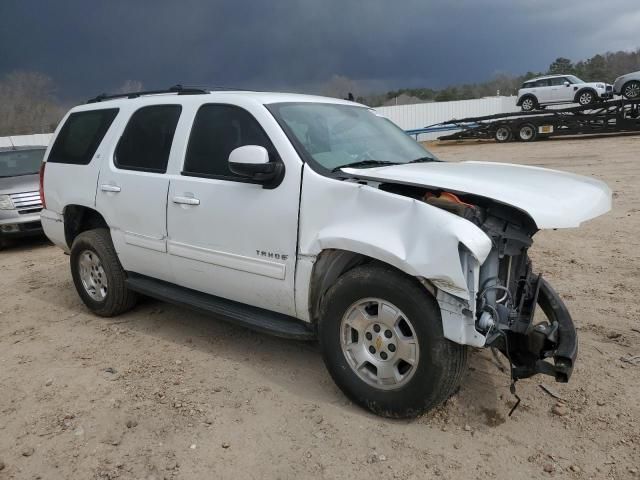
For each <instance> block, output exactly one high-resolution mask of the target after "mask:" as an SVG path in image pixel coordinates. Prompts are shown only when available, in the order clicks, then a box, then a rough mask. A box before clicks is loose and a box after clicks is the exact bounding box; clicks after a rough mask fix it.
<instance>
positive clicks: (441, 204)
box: [378, 183, 577, 394]
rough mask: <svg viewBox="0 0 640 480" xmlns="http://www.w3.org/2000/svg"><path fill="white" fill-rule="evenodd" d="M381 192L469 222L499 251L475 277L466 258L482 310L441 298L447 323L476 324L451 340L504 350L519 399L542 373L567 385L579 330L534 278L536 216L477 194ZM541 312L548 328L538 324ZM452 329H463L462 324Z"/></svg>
mask: <svg viewBox="0 0 640 480" xmlns="http://www.w3.org/2000/svg"><path fill="white" fill-rule="evenodd" d="M378 188H380V189H381V190H385V191H389V192H393V193H396V194H400V195H404V196H408V197H412V198H415V199H416V200H421V201H424V202H425V203H428V204H429V205H432V206H434V207H437V208H441V209H443V210H446V211H448V212H451V213H453V214H455V215H458V216H460V217H463V218H465V219H467V220H469V221H470V222H472V223H474V224H475V225H476V226H477V227H479V228H481V229H482V230H483V231H484V232H485V233H486V234H487V236H488V237H489V238H491V242H492V245H493V246H492V250H491V252H490V253H489V255H488V256H487V258H486V259H485V261H484V262H483V264H482V266H481V267H480V268H479V269H476V276H475V278H472V276H471V275H470V274H469V272H470V270H469V265H470V263H469V258H468V255H466V254H465V253H464V252H461V267H462V270H463V272H465V276H466V277H467V278H468V280H469V294H470V295H472V297H471V298H474V297H475V299H476V304H475V305H474V306H472V305H469V307H467V308H463V307H461V306H460V305H457V304H456V302H457V300H455V297H452V296H450V295H448V296H446V298H449V297H451V298H450V301H449V302H447V301H445V298H444V297H443V298H440V297H438V301H439V304H440V308H441V310H442V312H443V320H444V319H445V316H446V315H449V314H451V315H453V316H454V317H456V318H458V317H459V316H460V315H462V314H464V315H465V318H467V319H468V320H469V321H470V322H465V323H464V325H465V328H464V329H463V330H461V331H460V332H448V335H449V336H448V337H447V338H451V336H452V335H453V334H455V338H461V339H462V338H464V340H465V341H464V343H466V344H473V343H472V342H471V341H470V340H469V339H471V338H473V335H474V328H475V333H476V334H480V335H481V338H486V343H485V344H484V346H489V347H492V348H495V349H497V350H500V352H501V353H502V354H504V355H505V357H506V358H507V359H508V360H509V366H510V370H511V377H512V380H513V382H512V385H511V390H512V392H513V393H514V394H515V381H516V380H517V379H519V378H527V377H530V376H532V375H534V374H536V373H544V374H547V375H552V376H554V377H555V378H556V380H557V381H559V382H566V381H567V380H568V378H569V376H570V375H571V372H572V369H573V361H574V359H575V357H576V354H577V336H576V331H575V328H574V326H573V321H572V320H571V316H570V315H569V312H568V311H567V309H566V307H565V306H564V304H563V303H562V300H561V299H560V297H559V296H558V295H557V294H556V293H555V291H554V290H553V289H552V288H551V286H550V285H549V284H548V283H547V282H546V281H545V280H544V279H543V278H542V277H541V276H539V275H536V274H535V273H533V269H532V265H531V261H530V259H529V257H528V254H527V253H528V249H529V247H530V246H531V244H532V243H533V242H532V237H533V235H534V234H535V233H536V232H537V231H538V228H537V226H536V224H535V222H534V221H533V220H532V219H531V217H530V216H529V215H527V214H526V213H524V212H522V211H520V210H518V209H516V208H514V207H511V206H508V205H504V204H501V203H498V202H496V201H494V200H491V199H488V198H484V197H479V196H477V195H467V194H463V193H458V192H455V193H454V192H447V191H444V190H438V189H425V188H423V187H417V186H410V185H398V184H390V183H381V184H380V185H379V187H378ZM478 270H479V271H478ZM434 284H435V282H434ZM435 285H436V287H437V286H438V285H437V284H435ZM438 292H441V290H438ZM536 305H538V306H540V307H541V309H542V311H543V312H544V313H545V315H546V317H547V319H548V320H549V321H548V322H546V321H545V322H539V323H538V324H534V313H535V309H536ZM460 312H463V313H460ZM446 323H447V322H443V324H446ZM451 323H452V325H453V324H455V325H460V322H451ZM471 323H473V325H472V324H471ZM549 359H553V363H550V362H549V361H547V360H549Z"/></svg>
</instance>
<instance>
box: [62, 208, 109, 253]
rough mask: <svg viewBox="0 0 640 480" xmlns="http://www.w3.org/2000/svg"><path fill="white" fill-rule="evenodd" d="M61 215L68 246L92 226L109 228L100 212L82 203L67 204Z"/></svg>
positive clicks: (92, 227)
mask: <svg viewBox="0 0 640 480" xmlns="http://www.w3.org/2000/svg"><path fill="white" fill-rule="evenodd" d="M62 216H63V218H64V237H65V241H66V243H67V246H68V247H69V248H71V245H72V244H73V241H74V240H75V238H76V237H77V236H78V235H80V234H81V233H82V232H85V231H87V230H92V229H94V228H107V229H108V228H109V226H108V224H107V222H106V220H105V219H104V217H103V216H102V215H101V214H100V212H98V211H97V210H95V209H93V208H91V207H87V206H84V205H75V204H72V205H67V206H65V207H64V209H63V211H62Z"/></svg>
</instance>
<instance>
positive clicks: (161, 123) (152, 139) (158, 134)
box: [114, 105, 182, 173]
mask: <svg viewBox="0 0 640 480" xmlns="http://www.w3.org/2000/svg"><path fill="white" fill-rule="evenodd" d="M181 110H182V107H181V106H180V105H153V106H150V107H142V108H141V109H139V110H136V111H135V113H134V114H133V115H131V118H130V119H129V123H128V124H127V127H126V128H125V129H124V132H123V133H122V137H120V141H119V142H118V146H117V147H116V153H115V158H114V163H115V165H116V166H117V167H118V168H121V169H124V170H138V171H143V172H157V173H164V172H166V171H167V162H168V161H169V152H170V151H171V144H172V143H173V135H174V133H175V131H176V125H177V124H178V119H179V118H180V111H181Z"/></svg>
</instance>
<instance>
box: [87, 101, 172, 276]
mask: <svg viewBox="0 0 640 480" xmlns="http://www.w3.org/2000/svg"><path fill="white" fill-rule="evenodd" d="M180 111H181V107H180V106H179V105H152V106H147V107H142V108H140V109H139V110H137V111H135V112H134V113H133V115H132V116H131V118H130V120H129V122H128V123H127V126H126V127H125V129H124V131H123V133H122V136H121V137H120V140H119V142H118V145H117V147H116V148H115V151H113V152H112V154H111V158H110V159H109V161H107V162H104V166H103V168H102V169H101V171H100V174H99V178H98V186H97V192H96V208H97V209H98V211H99V212H100V213H101V214H102V215H103V216H104V218H105V220H106V221H107V224H108V225H109V226H110V228H111V237H112V239H113V244H114V247H115V249H116V251H117V252H118V257H119V259H120V262H121V263H122V265H123V268H124V269H125V270H128V271H133V272H137V273H141V274H144V275H149V276H153V277H156V278H161V279H164V280H171V275H170V273H169V269H168V268H166V256H167V254H166V252H167V239H166V237H167V222H166V205H167V191H168V189H169V179H168V177H167V175H166V174H165V172H166V169H167V162H168V159H169V153H170V150H171V145H172V142H173V136H174V132H175V129H176V124H177V122H178V118H179V117H180Z"/></svg>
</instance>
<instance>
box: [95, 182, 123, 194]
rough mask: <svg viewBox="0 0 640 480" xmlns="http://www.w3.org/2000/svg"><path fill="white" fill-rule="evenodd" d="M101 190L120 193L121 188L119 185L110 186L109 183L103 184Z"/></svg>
mask: <svg viewBox="0 0 640 480" xmlns="http://www.w3.org/2000/svg"><path fill="white" fill-rule="evenodd" d="M100 190H102V191H103V192H113V193H118V192H119V191H120V187H119V186H117V185H109V184H107V183H103V184H102V185H100Z"/></svg>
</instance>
